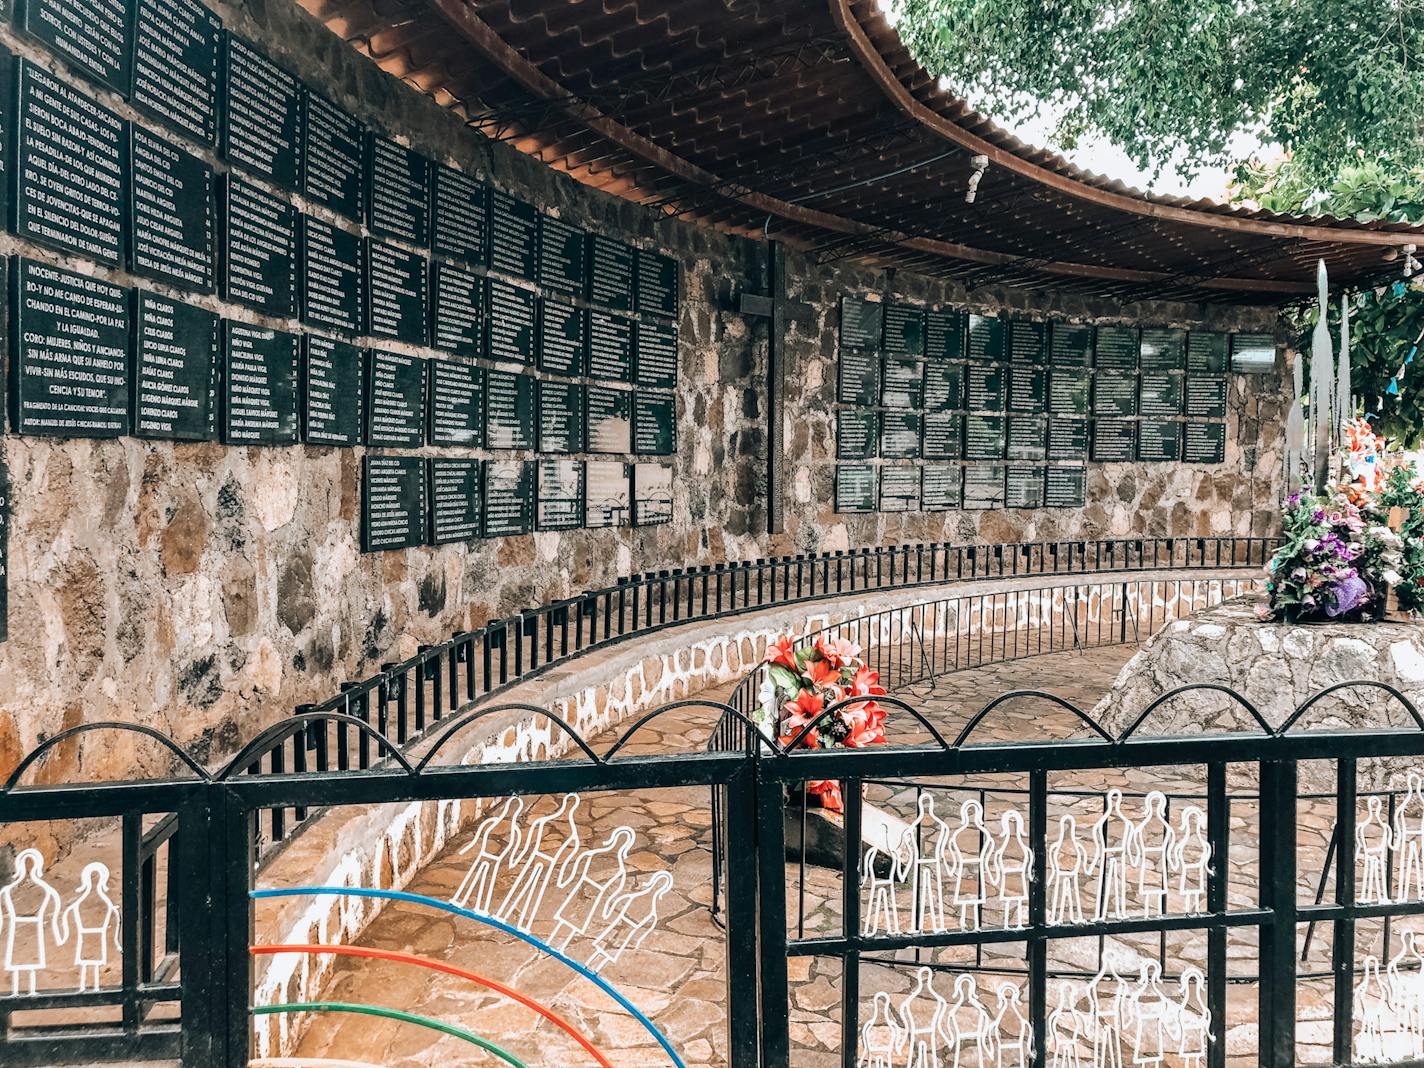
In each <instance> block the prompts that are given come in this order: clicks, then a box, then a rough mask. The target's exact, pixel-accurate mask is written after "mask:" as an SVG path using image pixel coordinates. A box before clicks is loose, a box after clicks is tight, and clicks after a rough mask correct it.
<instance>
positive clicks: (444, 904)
mask: <svg viewBox="0 0 1424 1068" xmlns="http://www.w3.org/2000/svg"><path fill="white" fill-rule="evenodd" d="M250 893H251V894H252V897H253V898H268V897H309V896H310V897H318V896H320V897H371V898H381V899H384V900H386V901H406V902H409V903H410V904H412V905H428V906H430V907H431V908H433V909H439V910H441V911H442V912H449V913H452V914H453V915H456V916H464V917H465V918H467V919H471V920H474V921H475V922H476V923H483V924H486V925H488V926H490V927H493V928H495V929H496V930H499V931H503V932H504V933H505V934H508V935H513V936H514V937H515V938H517V939H519V940H520V941H521V942H527V943H528V944H529V945H531V946H533V947H534V948H535V949H537V950H539V951H540V952H541V953H547V954H548V955H549V956H551V957H553V958H554V959H555V960H556V961H558V962H559V963H561V964H564V965H566V966H568V967H570V968H572V969H573V970H574V971H576V972H578V973H579V974H580V975H582V976H583V977H584V978H585V979H587V980H588V981H589V982H591V983H593V984H594V985H595V986H597V987H598V988H599V989H600V990H602V991H603V992H604V993H605V994H607V995H608V996H609V997H611V998H612V999H613V1000H614V1001H616V1002H618V1004H619V1005H621V1006H623V1008H625V1009H627V1010H628V1012H629V1013H630V1014H631V1015H632V1016H633V1018H634V1019H636V1020H637V1021H638V1022H639V1023H640V1024H642V1025H643V1027H644V1028H645V1029H646V1030H647V1032H648V1034H650V1035H652V1036H653V1038H655V1039H657V1042H658V1045H660V1046H662V1048H663V1049H664V1051H666V1053H667V1055H668V1056H669V1057H671V1058H672V1063H673V1064H675V1065H676V1066H677V1068H687V1065H686V1064H684V1063H683V1060H682V1058H681V1057H679V1056H678V1055H677V1050H675V1049H673V1048H672V1043H671V1042H669V1041H668V1040H667V1036H665V1035H664V1034H663V1033H662V1032H661V1031H659V1030H658V1029H657V1027H655V1026H654V1025H653V1021H652V1020H650V1019H648V1018H647V1017H646V1016H644V1015H643V1014H642V1013H641V1012H640V1011H638V1008H637V1006H635V1005H634V1004H633V1003H632V1002H631V1001H629V1000H628V999H627V998H625V997H624V996H623V995H622V994H620V993H619V992H618V991H617V990H615V989H614V988H613V986H612V985H610V984H609V982H608V981H607V980H606V979H604V978H602V977H601V976H599V974H598V973H597V972H594V971H591V970H590V969H588V968H586V967H584V966H583V965H582V964H580V963H579V962H578V961H576V960H574V959H573V958H571V957H567V956H565V955H564V954H562V953H560V952H559V951H558V950H557V949H555V948H554V947H553V946H551V945H549V943H547V942H545V941H543V940H542V939H538V938H535V937H534V936H533V935H529V934H525V933H524V932H523V931H521V930H520V929H519V928H517V927H511V926H510V925H509V924H507V923H505V922H504V921H503V920H497V919H495V918H494V917H493V916H485V915H483V914H482V913H479V912H471V911H470V910H469V909H462V908H460V907H459V906H458V905H452V904H450V902H448V901H441V900H440V899H439V898H434V897H426V896H425V895H424V894H407V893H406V892H405V891H403V890H375V889H371V888H369V887H341V886H293V887H288V888H286V889H281V890H253V891H250Z"/></svg>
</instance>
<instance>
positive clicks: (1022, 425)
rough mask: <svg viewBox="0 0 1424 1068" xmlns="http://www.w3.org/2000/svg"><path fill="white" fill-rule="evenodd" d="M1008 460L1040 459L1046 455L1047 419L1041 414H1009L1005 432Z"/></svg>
mask: <svg viewBox="0 0 1424 1068" xmlns="http://www.w3.org/2000/svg"><path fill="white" fill-rule="evenodd" d="M1005 436H1006V438H1007V440H1008V449H1007V452H1006V455H1007V456H1008V458H1009V459H1010V460H1042V459H1044V458H1045V457H1046V456H1047V455H1048V420H1047V419H1046V418H1044V417H1043V416H1041V415H1011V416H1009V428H1008V431H1007V433H1006V435H1005Z"/></svg>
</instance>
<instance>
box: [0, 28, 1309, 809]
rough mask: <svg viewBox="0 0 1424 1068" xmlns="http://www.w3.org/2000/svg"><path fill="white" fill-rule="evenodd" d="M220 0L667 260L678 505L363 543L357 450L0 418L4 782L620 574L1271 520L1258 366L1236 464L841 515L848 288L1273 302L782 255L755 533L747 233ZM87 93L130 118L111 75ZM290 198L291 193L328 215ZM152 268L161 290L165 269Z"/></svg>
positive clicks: (356, 667)
mask: <svg viewBox="0 0 1424 1068" xmlns="http://www.w3.org/2000/svg"><path fill="white" fill-rule="evenodd" d="M212 6H213V7H214V9H215V10H216V11H217V12H218V13H219V14H220V15H221V16H222V17H223V19H224V21H225V23H226V24H227V26H228V27H229V28H231V29H233V30H235V31H237V32H238V33H241V34H243V35H245V36H247V37H249V38H250V39H252V40H254V41H255V42H256V43H257V44H258V45H259V46H261V47H262V48H264V49H265V50H267V51H268V52H269V53H270V54H272V55H273V57H274V58H276V59H277V60H278V61H280V62H282V63H284V64H285V65H287V66H288V67H289V68H290V69H291V70H292V71H293V72H294V73H296V74H298V75H299V76H300V77H301V78H302V79H304V80H305V81H307V82H308V83H309V84H311V85H313V86H314V87H317V88H319V89H321V90H323V91H324V92H326V93H327V94H328V95H329V96H331V97H332V98H333V99H334V100H335V101H336V102H337V103H338V104H339V105H341V106H342V107H345V108H347V109H349V110H351V111H352V112H354V113H355V114H356V115H358V116H359V117H361V118H363V119H365V120H366V121H368V122H370V123H372V124H373V125H375V126H378V127H380V128H383V129H384V130H386V131H387V132H389V133H391V134H393V135H395V136H397V137H398V138H399V139H401V140H403V141H405V142H407V143H409V144H410V145H411V146H412V147H414V148H415V149H417V150H419V151H421V152H423V153H426V154H427V155H430V156H431V157H433V158H435V159H436V160H439V161H443V162H447V163H450V164H453V165H456V166H458V167H460V168H462V169H464V170H466V171H468V172H470V173H473V174H476V175H478V176H480V177H483V178H485V179H487V180H489V181H490V182H491V183H492V184H493V185H494V186H496V187H499V188H504V189H507V190H509V191H510V192H512V193H514V194H515V195H517V196H520V197H522V198H524V199H526V200H528V201H530V202H532V203H533V204H535V205H536V206H537V207H539V208H540V209H543V210H546V211H550V212H553V213H557V214H558V215H560V216H562V217H564V218H568V219H570V220H571V221H573V222H575V223H578V224H580V225H583V226H586V227H588V228H589V229H591V230H596V231H599V232H602V233H606V234H609V235H612V236H615V237H620V238H622V239H624V240H626V241H628V242H630V243H633V244H637V245H641V246H644V247H656V248H659V249H661V250H663V251H665V252H667V253H669V254H671V255H674V256H675V257H677V258H678V259H679V260H680V261H681V263H682V290H683V306H682V313H681V322H680V369H679V386H678V406H679V438H678V453H677V455H676V456H675V457H674V458H673V463H674V476H675V478H674V485H675V487H676V500H675V506H674V520H673V523H672V524H671V525H668V526H662V527H654V528H642V529H624V530H598V531H582V530H580V531H571V532H565V533H539V534H534V535H530V536H526V537H517V538H509V539H504V540H500V541H491V542H477V543H473V544H469V545H456V546H446V547H442V548H420V549H410V550H406V551H403V552H396V553H385V554H377V555H362V554H361V553H360V552H359V545H358V522H359V518H358V517H359V507H360V501H359V481H360V477H359V473H360V462H361V456H362V454H363V452H364V450H362V449H359V448H358V449H331V448H320V447H311V446H295V447H287V448H241V447H227V446H223V445H219V444H212V443H207V444H180V443H172V442H148V441H140V440H138V439H135V438H121V439H118V440H112V441H99V440H86V439H72V440H60V439H45V438H27V437H18V436H15V435H11V434H7V435H6V436H5V438H4V447H5V454H6V458H7V460H8V464H9V469H10V479H11V485H12V493H11V497H12V500H13V513H12V525H11V535H10V548H11V560H10V566H11V570H10V579H9V581H10V638H9V640H8V642H6V643H5V644H4V645H0V775H3V774H5V773H7V772H8V770H9V769H10V768H11V767H13V766H14V763H15V762H16V761H17V760H18V759H19V757H20V756H21V754H23V753H24V752H26V751H27V750H29V749H30V748H32V747H33V746H34V745H35V744H37V743H38V742H39V741H41V740H42V739H44V738H45V737H47V736H50V735H52V734H54V733H55V732H57V731H59V730H62V729H64V728H65V727H69V726H73V725H75V724H77V723H80V722H86V721H93V720H100V719H125V720H133V721H140V722H144V723H148V724H151V725H153V726H155V727H157V728H158V729H160V730H163V731H166V732H168V733H169V734H171V735H172V736H174V737H175V738H176V739H177V740H178V741H179V742H180V743H182V744H184V745H186V746H188V747H189V748H190V749H192V750H193V751H194V752H195V754H197V755H198V756H199V757H200V758H201V759H209V760H214V759H216V758H218V757H219V756H221V755H222V754H224V753H229V752H231V751H232V750H233V749H235V748H236V747H237V745H238V744H240V742H242V741H244V740H246V739H249V738H251V737H252V736H253V735H254V734H256V733H257V731H258V730H259V729H260V728H261V727H262V726H264V725H266V724H268V723H270V722H272V721H273V720H275V719H277V718H279V717H281V716H283V715H285V714H287V713H288V712H289V710H290V709H291V708H292V707H293V706H294V705H296V704H298V703H302V702H306V701H314V700H320V699H322V698H324V697H326V696H328V695H330V694H331V693H333V692H335V690H336V689H337V687H338V686H339V684H340V683H341V682H342V681H344V680H347V679H350V678H353V677H358V676H360V675H363V674H366V673H369V672H370V671H372V670H374V669H375V668H376V667H377V666H378V665H379V664H380V663H381V662H382V661H387V660H393V659H398V658H400V657H403V656H407V655H410V654H412V653H413V652H414V651H415V647H416V645H417V644H419V643H422V642H431V641H435V640H438V639H441V638H443V637H446V636H448V635H449V634H450V633H451V632H453V631H455V630H458V629H461V628H468V627H473V626H477V625H479V624H480V623H481V622H483V621H484V620H485V619H487V618H490V617H492V616H499V615H504V614H507V613H509V612H511V611H514V610H517V609H519V608H521V607H525V606H528V605H532V604H536V603H540V602H543V601H547V600H550V599H554V598H559V597H563V596H566V595H569V594H571V593H574V592H576V591H578V590H581V589H584V588H588V587H593V586H599V585H603V584H607V583H610V582H612V581H614V580H615V579H616V578H617V576H618V575H620V574H626V573H629V572H633V571H640V570H647V569H655V568H661V567H670V566H679V565H686V564H697V563H710V562H715V561H720V560H726V559H743V558H749V557H755V556H759V555H764V554H779V553H785V552H792V551H805V550H811V549H835V548H839V547H846V546H860V545H873V544H883V543H893V542H900V541H914V540H927V539H931V538H933V539H940V538H950V539H954V540H959V541H965V540H973V539H975V538H984V539H1005V538H1017V537H1028V538H1039V537H1050V536H1058V535H1070V534H1083V535H1094V534H1104V535H1106V534H1124V533H1129V532H1145V533H1155V534H1161V533H1182V534H1201V533H1224V532H1227V531H1235V532H1238V533H1245V532H1247V531H1251V532H1255V533H1262V532H1264V531H1265V529H1266V528H1267V527H1268V526H1269V524H1270V522H1271V520H1270V517H1269V513H1268V512H1267V511H1257V512H1256V514H1255V515H1254V516H1253V509H1255V508H1256V507H1257V506H1259V505H1260V504H1262V503H1265V502H1269V501H1271V500H1273V499H1274V496H1275V492H1274V488H1275V486H1276V484H1277V482H1278V473H1279V468H1280V458H1279V452H1278V449H1277V446H1276V442H1277V441H1278V439H1279V436H1280V434H1279V426H1280V423H1281V420H1282V417H1283V400H1282V398H1281V396H1280V381H1279V379H1278V378H1277V377H1274V376H1267V377H1264V378H1236V379H1233V381H1232V389H1231V415H1230V422H1229V425H1228V449H1227V463H1226V464H1225V465H1223V466H1221V467H1218V468H1206V469H1189V468H1186V467H1176V468H1172V469H1168V468H1161V469H1156V468H1150V467H1149V468H1143V467H1142V466H1141V465H1121V466H1106V467H1104V466H1098V465H1094V466H1091V467H1090V469H1089V470H1090V481H1089V486H1088V493H1089V497H1090V498H1091V503H1090V505H1089V506H1088V508H1086V509H1085V510H1083V511H1082V512H1081V513H1078V512H1073V513H1067V512H1055V513H1049V512H1024V513H1018V512H990V513H984V512H963V513H947V514H924V515H920V514H901V515H894V516H856V517H837V516H834V515H832V514H831V510H832V503H831V502H832V497H833V494H832V479H833V467H834V461H833V456H834V440H833V438H834V428H833V416H832V401H833V392H834V382H835V376H834V368H835V348H836V344H835V343H836V332H837V316H838V304H837V302H838V299H839V297H840V296H841V295H842V294H864V293H869V292H878V293H882V294H885V295H886V296H888V297H901V296H903V297H904V298H906V299H912V300H917V301H922V302H933V301H947V300H952V301H956V302H963V303H966V304H968V305H971V306H973V307H975V308H980V309H986V308H987V309H993V308H999V307H1006V308H1013V309H1015V310H1018V311H1039V312H1043V313H1049V312H1052V313H1054V314H1059V315H1065V314H1072V315H1078V314H1081V315H1086V316H1088V317H1114V318H1119V317H1128V318H1131V317H1134V316H1141V317H1143V318H1144V319H1149V320H1151V321H1153V322H1158V323H1180V324H1184V325H1192V324H1197V323H1200V322H1202V321H1206V322H1207V323H1209V325H1212V326H1215V327H1227V328H1230V327H1240V328H1252V327H1255V328H1262V327H1265V328H1269V327H1270V326H1271V324H1272V323H1273V322H1274V319H1273V316H1272V314H1271V313H1270V312H1267V311H1263V310H1255V311H1237V312H1233V313H1231V314H1230V315H1227V314H1213V315H1211V316H1208V317H1206V318H1205V320H1203V313H1202V311H1201V309H1197V308H1191V307H1150V306H1145V305H1144V306H1128V307H1125V308H1124V307H1118V306H1114V305H1111V304H1107V303H1102V302H1088V301H1084V300H1080V299H1078V298H1074V299H1072V300H1068V299H1058V298H1055V297H1053V296H1051V295H1038V294H1026V293H1016V292H1013V291H1009V290H980V291H976V292H975V293H973V294H965V293H963V292H961V291H959V290H958V289H956V288H955V287H953V286H951V285H949V284H947V283H939V282H935V281H931V280H928V279H924V278H916V277H910V276H907V275H903V274H901V275H898V276H895V277H890V276H888V275H887V274H886V273H884V272H877V271H872V270H868V269H863V268H859V267H855V266H847V265H846V264H836V265H821V266H818V265H816V264H815V263H814V262H812V261H811V260H810V259H808V258H806V257H805V256H801V255H795V254H793V255H791V256H790V257H789V267H790V272H789V273H790V277H789V279H788V285H789V288H790V294H789V295H790V297H791V298H792V299H793V300H801V301H806V302H808V303H809V304H810V305H811V313H810V316H809V317H808V318H806V319H803V320H799V321H796V322H794V323H793V324H792V325H791V327H790V330H789V334H788V336H787V339H786V340H787V356H788V368H787V381H788V383H789V384H790V395H789V397H788V404H787V410H786V426H785V433H786V440H787V457H788V459H787V469H786V472H785V473H786V476H787V479H786V482H787V486H788V492H789V494H790V502H789V505H788V528H787V533H786V534H785V535H784V536H778V537H774V538H771V537H767V536H766V535H765V534H764V531H765V528H766V507H765V474H764V469H765V457H766V452H767V440H766V438H767V435H766V429H765V421H766V409H765V378H766V362H767V361H766V352H767V334H766V327H765V325H764V324H763V323H760V322H756V321H753V320H747V319H743V318H742V317H741V316H740V315H739V314H738V313H737V312H736V311H735V310H734V309H735V308H736V306H737V297H738V295H739V293H741V292H744V291H751V292H761V291H763V290H764V288H765V287H764V266H763V265H764V249H763V247H762V246H761V245H760V244H759V243H758V242H753V241H748V240H744V239H741V238H735V237H730V236H726V235H722V234H717V233H713V232H710V231H707V230H704V229H699V228H695V227H692V226H689V225H687V224H684V223H682V222H680V221H677V220H673V219H668V218H665V217H663V216H661V215H659V214H657V213H655V212H653V211H650V210H646V209H643V208H641V207H639V206H637V205H634V204H631V203H629V202H626V201H623V200H619V199H617V198H614V197H611V196H608V195H605V194H602V193H600V192H597V191H594V190H591V189H589V188H588V187H585V186H582V185H578V184H576V183H575V182H573V181H572V180H571V179H569V178H568V177H567V176H565V175H563V174H560V173H556V172H554V171H552V170H550V169H548V168H546V167H544V166H542V165H541V164H540V163H539V162H538V161H537V160H535V159H533V158H531V157H529V156H526V155H523V154H521V153H520V152H518V151H516V150H514V149H512V148H510V147H508V146H505V145H502V144H498V143H494V142H491V141H489V140H487V139H485V138H483V137H481V136H479V135H478V134H476V133H474V132H472V131H471V130H469V129H468V128H467V127H465V126H464V125H463V124H462V123H461V121H460V120H459V118H458V117H457V116H456V115H455V114H454V113H453V112H451V111H449V110H446V109H444V108H442V107H441V106H439V105H438V104H437V103H436V102H435V101H432V100H430V99H427V98H426V97H424V96H422V95H421V94H420V93H419V92H418V91H417V90H416V89H414V88H411V87H410V86H407V85H404V84H402V83H401V82H400V81H398V80H396V79H394V78H392V77H389V76H387V75H385V74H384V73H382V72H381V71H379V70H378V69H377V68H376V67H375V66H374V65H372V64H371V63H370V62H369V61H367V60H366V59H364V58H362V57H361V56H359V55H358V54H357V53H356V52H355V51H354V50H352V49H351V48H349V47H348V46H347V45H345V44H344V43H343V42H342V41H341V40H340V39H338V38H337V37H336V36H335V35H333V34H331V33H329V32H327V31H326V30H325V29H324V28H323V27H321V26H320V25H318V24H317V23H316V22H315V21H314V20H312V19H311V18H310V17H309V16H308V15H307V14H306V13H305V12H303V11H302V10H301V9H300V8H299V7H297V6H296V4H295V3H294V0H234V2H231V3H218V2H213V4H212ZM0 42H3V43H4V44H5V45H6V46H8V47H10V48H11V49H13V50H14V51H15V52H17V53H19V54H23V55H27V56H30V57H32V58H34V59H35V60H36V61H37V62H39V63H40V64H42V65H44V66H45V67H47V68H48V69H50V70H54V71H58V72H59V73H60V74H61V75H62V76H64V75H65V71H64V67H63V64H62V63H61V62H60V61H59V60H58V59H56V58H55V57H53V56H51V55H49V54H48V53H45V52H43V51H42V50H40V49H37V48H35V47H33V46H32V45H30V44H27V43H25V42H24V41H21V40H19V39H17V38H16V37H15V35H14V34H13V33H11V32H10V31H9V30H8V28H0ZM65 80H67V81H70V82H71V83H72V84H76V85H84V84H85V83H83V82H82V81H81V80H80V79H78V78H77V77H66V78H65ZM84 91H85V92H89V93H92V94H93V95H94V96H95V97H96V98H97V99H99V100H100V101H101V103H103V104H104V105H105V106H106V107H108V108H110V109H111V110H113V111H115V112H117V113H119V114H120V115H122V116H125V117H130V118H132V117H135V113H134V112H133V111H132V109H130V108H129V107H128V106H127V105H126V104H124V102H123V101H122V100H121V99H120V98H118V97H117V96H115V95H113V94H108V93H105V92H103V91H100V90H97V89H93V88H92V87H88V86H86V87H85V90H84ZM147 125H148V128H149V129H151V130H152V129H155V127H153V125H152V124H147ZM185 147H188V148H189V149H191V147H192V146H185ZM206 158H207V159H208V160H209V162H216V160H215V159H214V157H213V156H212V155H211V154H207V155H206ZM219 169H220V170H221V169H222V168H221V166H219ZM295 199H296V202H297V204H298V207H299V208H300V209H301V210H303V211H309V212H310V213H311V214H314V215H318V216H323V215H324V213H323V211H322V209H320V208H319V207H317V206H314V205H309V204H307V203H306V202H304V201H303V200H302V198H301V197H297V198H295ZM773 236H775V233H774V229H773ZM12 253H23V254H25V255H28V256H33V257H35V258H37V259H41V260H44V261H47V262H51V263H57V264H59V265H61V266H65V267H69V268H72V269H75V270H78V271H81V272H84V273H87V274H91V275H99V276H102V277H105V278H109V279H112V280H114V281H117V282H120V283H123V284H140V283H137V282H136V280H135V279H133V278H131V277H130V276H128V275H127V274H126V273H125V272H123V271H121V270H109V269H101V268H98V267H96V266H95V265H93V264H92V263H89V262H87V261H84V260H80V259H75V258H70V257H65V256H61V255H57V254H54V253H51V252H47V251H43V250H39V249H36V248H33V247H30V246H27V245H25V244H24V243H23V242H19V241H17V240H16V239H15V238H14V237H13V236H11V235H0V254H4V255H9V254H12ZM141 285H142V286H143V287H144V288H148V289H152V290H154V291H157V292H160V293H165V294H168V295H174V296H176V295H178V294H177V293H176V291H171V290H169V289H167V288H166V287H165V286H163V285H161V284H156V283H150V282H147V281H144V282H142V283H141ZM195 303H199V304H202V305H203V306H205V307H208V308H209V309H211V310H214V311H217V312H219V313H222V314H225V315H230V316H232V317H234V318H238V319H244V320H246V321H249V322H256V323H260V324H264V325H290V324H282V323H275V322H270V321H267V320H264V319H263V318H262V317H260V316H256V315H253V314H251V313H248V312H246V311H243V310H240V309H238V308H236V307H234V306H231V305H227V304H224V303H223V302H222V301H220V300H218V299H216V298H207V299H201V300H198V301H196V302H195ZM391 347H392V348H396V349H399V348H401V346H391ZM412 351H416V352H420V353H422V354H430V352H429V350H412ZM86 741H87V740H86ZM150 752H152V750H151V749H150V748H149V747H148V746H146V745H142V746H138V747H136V748H134V747H130V745H129V743H128V742H127V740H126V739H123V738H115V737H112V736H111V737H108V738H106V739H105V740H104V741H103V743H102V745H98V744H95V745H92V746H89V747H87V748H82V747H81V746H79V745H69V746H65V747H61V749H60V750H59V751H58V752H57V753H55V754H53V755H52V757H51V759H50V760H49V761H47V763H46V764H45V766H43V767H42V768H41V769H39V771H38V772H37V773H35V775H34V778H35V780H36V781H73V780H76V779H90V778H100V777H107V776H111V775H116V774H120V773H122V774H124V775H129V774H133V773H135V772H141V771H149V772H152V771H156V770H161V769H158V768H156V767H155V766H154V765H152V764H150V763H149V762H148V761H149V759H150V758H149V757H148V754H149V753H150Z"/></svg>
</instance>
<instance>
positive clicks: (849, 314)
mask: <svg viewBox="0 0 1424 1068" xmlns="http://www.w3.org/2000/svg"><path fill="white" fill-rule="evenodd" d="M884 321H885V305H884V304H880V303H878V302H876V301H872V300H860V299H859V298H857V297H841V336H840V344H839V347H840V352H841V361H842V362H844V361H845V356H846V353H848V352H878V351H879V350H880V333H881V326H882V324H883V323H884ZM872 403H873V402H872Z"/></svg>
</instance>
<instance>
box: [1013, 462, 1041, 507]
mask: <svg viewBox="0 0 1424 1068" xmlns="http://www.w3.org/2000/svg"><path fill="white" fill-rule="evenodd" d="M1043 473H1044V469H1043V468H1042V467H1025V466H1022V465H1020V464H1010V465H1009V466H1008V468H1007V469H1006V471H1005V474H1004V507H1005V508H1042V507H1043Z"/></svg>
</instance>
